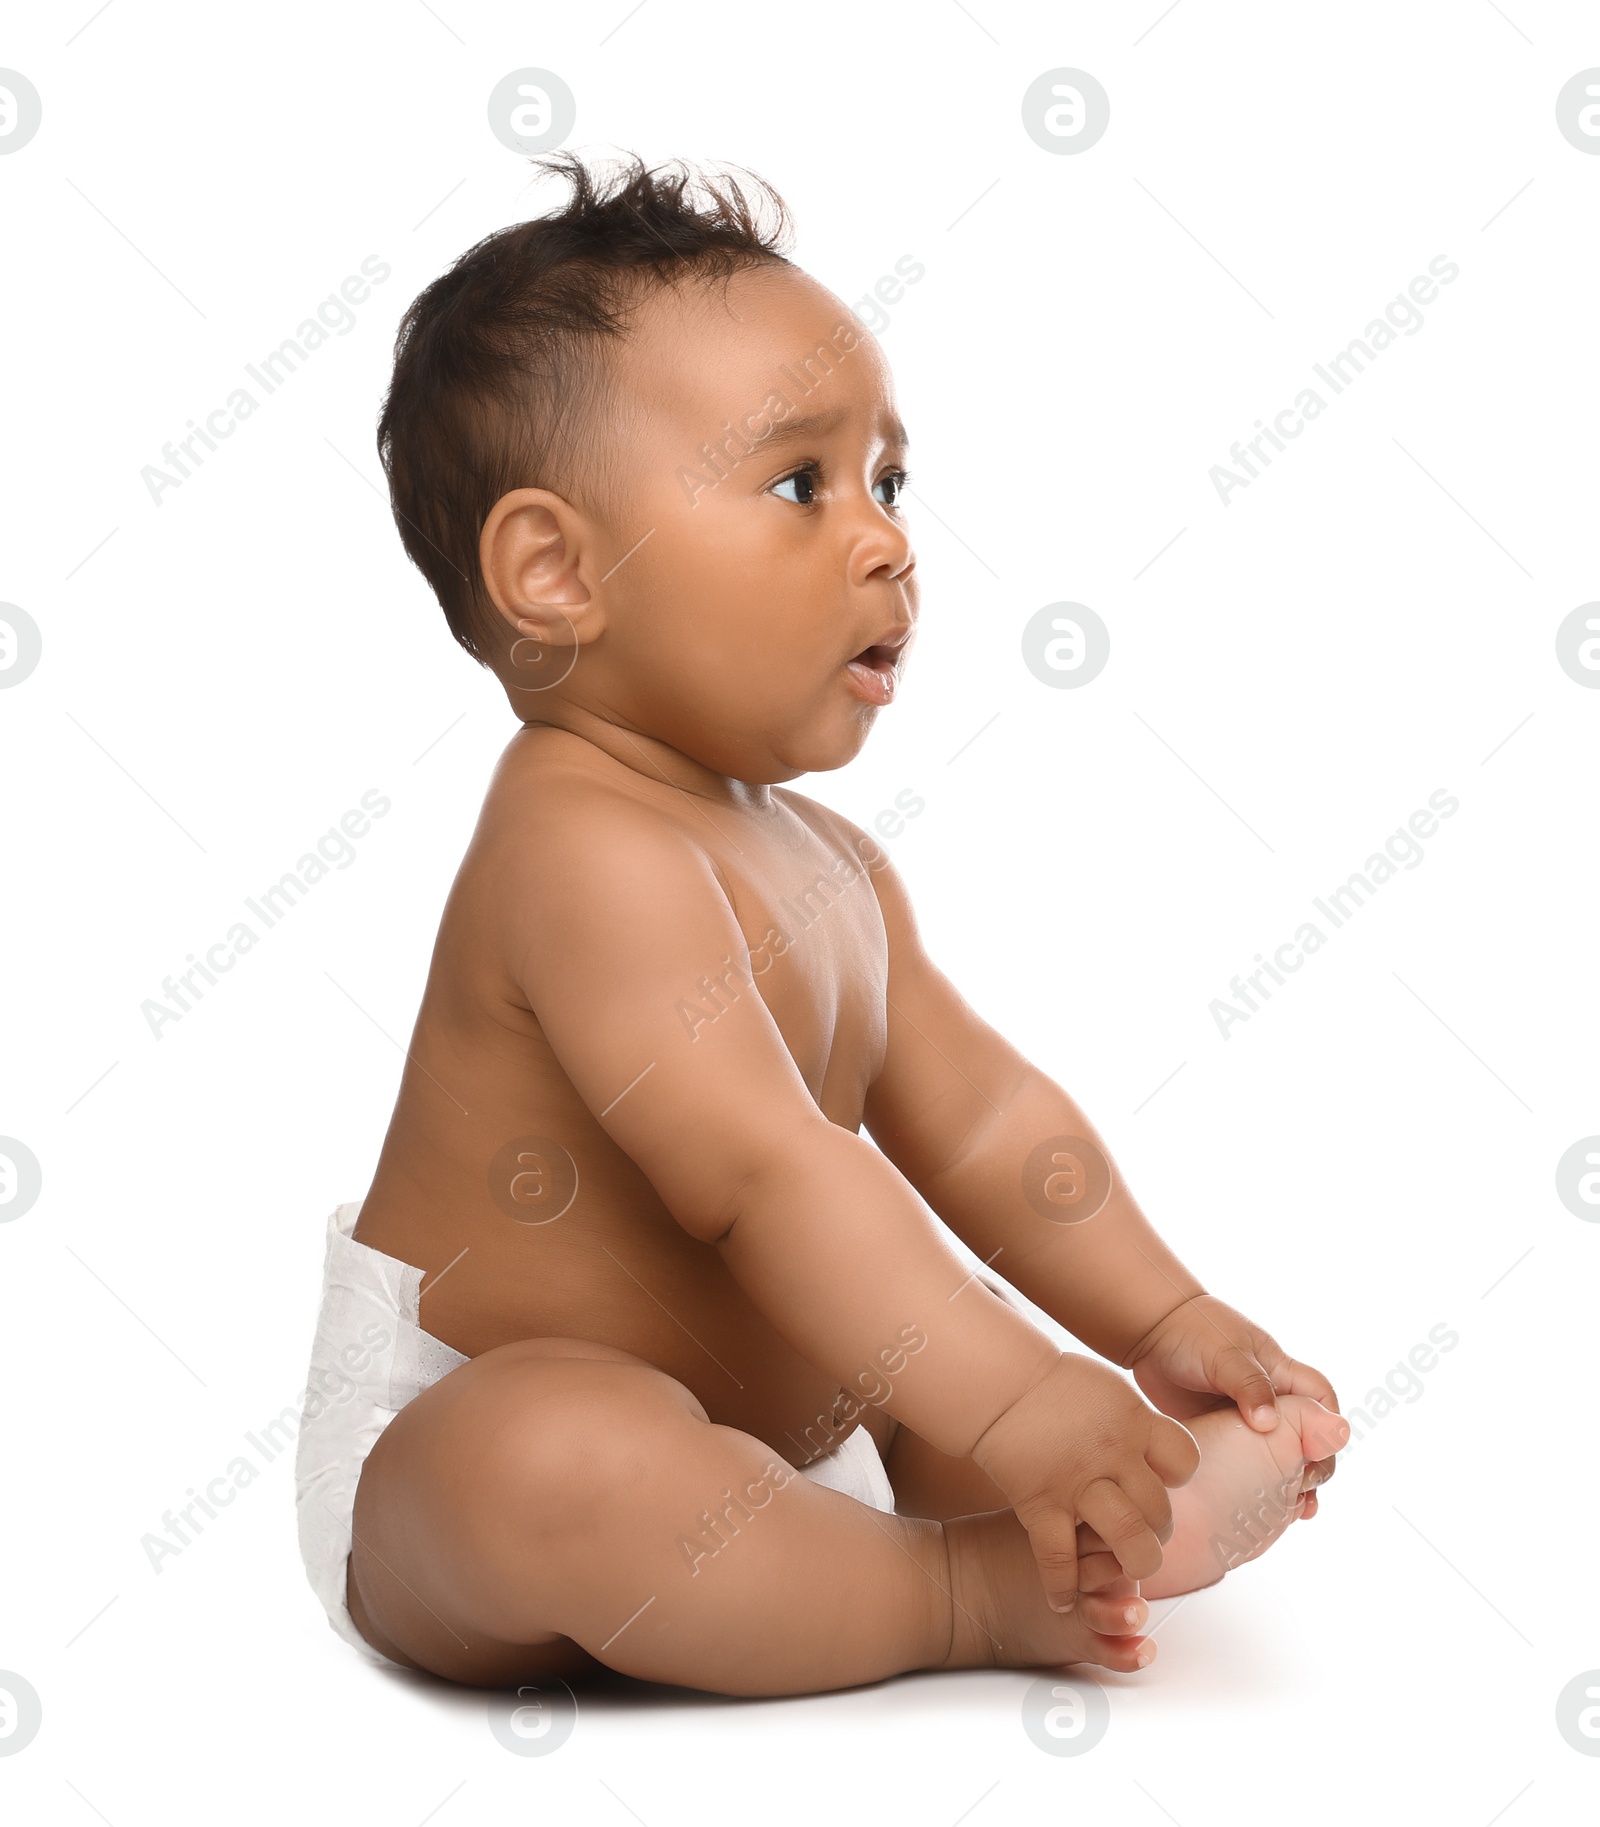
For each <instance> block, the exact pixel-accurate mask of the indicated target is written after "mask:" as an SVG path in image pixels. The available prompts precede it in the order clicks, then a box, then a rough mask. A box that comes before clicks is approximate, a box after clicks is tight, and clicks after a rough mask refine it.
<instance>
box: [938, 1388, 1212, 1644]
mask: <svg viewBox="0 0 1600 1827" xmlns="http://www.w3.org/2000/svg"><path fill="white" fill-rule="evenodd" d="M972 1458H973V1459H974V1460H975V1461H976V1462H977V1463H978V1464H979V1465H980V1466H982V1468H983V1469H984V1471H986V1472H987V1473H988V1474H989V1476H990V1477H991V1478H992V1479H993V1480H994V1481H995V1483H996V1484H997V1485H999V1487H1000V1489H1001V1490H1002V1491H1004V1492H1005V1494H1006V1496H1007V1497H1008V1498H1009V1499H1010V1500H1011V1507H1012V1508H1013V1509H1014V1510H1015V1511H1016V1514H1017V1520H1018V1521H1019V1522H1020V1523H1021V1524H1022V1526H1023V1527H1024V1528H1025V1529H1026V1530H1027V1531H1028V1539H1029V1541H1030V1543H1031V1544H1032V1547H1033V1553H1034V1559H1035V1560H1036V1561H1037V1562H1038V1564H1039V1574H1040V1577H1041V1578H1042V1579H1043V1581H1044V1589H1045V1596H1046V1598H1048V1600H1049V1601H1050V1603H1051V1605H1053V1606H1054V1607H1055V1609H1056V1610H1057V1611H1070V1610H1071V1608H1072V1606H1073V1603H1074V1602H1075V1600H1076V1598H1077V1595H1078V1591H1079V1588H1080V1580H1079V1575H1078V1537H1077V1531H1078V1525H1079V1524H1080V1523H1081V1522H1086V1523H1088V1524H1089V1525H1090V1527H1091V1528H1093V1529H1094V1530H1095V1531H1096V1533H1097V1534H1098V1535H1099V1536H1100V1537H1101V1539H1102V1540H1103V1541H1104V1542H1105V1544H1106V1547H1107V1548H1108V1549H1109V1550H1110V1551H1111V1553H1112V1554H1114V1555H1115V1556H1116V1558H1117V1561H1118V1563H1119V1564H1120V1566H1121V1568H1122V1571H1123V1573H1124V1574H1125V1575H1126V1577H1127V1578H1129V1579H1132V1580H1141V1579H1148V1578H1149V1577H1150V1576H1151V1575H1152V1574H1154V1573H1155V1572H1156V1571H1157V1569H1158V1568H1159V1567H1160V1565H1161V1543H1162V1542H1164V1541H1165V1540H1166V1539H1167V1538H1168V1537H1169V1536H1170V1535H1171V1533H1172V1505H1171V1504H1170V1502H1169V1501H1168V1499H1167V1493H1166V1491H1165V1489H1164V1488H1163V1487H1164V1486H1166V1485H1178V1484H1185V1483H1187V1482H1188V1480H1189V1479H1190V1478H1192V1477H1193V1476H1194V1473H1195V1469H1196V1467H1197V1466H1198V1465H1199V1463H1200V1449H1199V1448H1198V1447H1197V1446H1196V1445H1195V1443H1194V1438H1193V1436H1192V1435H1191V1434H1190V1433H1189V1431H1188V1429H1187V1428H1184V1427H1180V1426H1179V1425H1178V1423H1177V1422H1176V1421H1172V1420H1169V1419H1168V1418H1167V1417H1166V1416H1165V1415H1158V1414H1157V1413H1156V1412H1155V1411H1154V1410H1153V1409H1151V1408H1149V1407H1148V1406H1147V1405H1146V1404H1145V1403H1144V1402H1142V1401H1141V1400H1140V1399H1139V1397H1138V1396H1137V1395H1136V1394H1135V1393H1134V1392H1133V1390H1131V1389H1130V1388H1129V1387H1128V1385H1127V1383H1126V1382H1125V1381H1124V1380H1123V1378H1121V1377H1119V1376H1118V1375H1117V1373H1116V1372H1115V1371H1114V1370H1111V1369H1109V1368H1108V1367H1107V1366H1106V1365H1104V1364H1101V1363H1098V1362H1096V1361H1095V1360H1094V1359H1092V1358H1087V1357H1083V1356H1080V1355H1079V1354H1078V1353H1076V1352H1063V1353H1062V1354H1061V1355H1060V1357H1059V1358H1057V1360H1056V1362H1055V1363H1054V1364H1053V1365H1052V1366H1051V1368H1050V1369H1049V1370H1048V1371H1047V1372H1046V1373H1045V1375H1044V1376H1043V1377H1041V1378H1040V1380H1039V1381H1038V1382H1037V1383H1035V1384H1034V1385H1033V1386H1032V1387H1031V1388H1030V1389H1028V1390H1027V1391H1026V1392H1025V1393H1024V1394H1023V1395H1022V1396H1020V1397H1019V1398H1018V1399H1017V1400H1016V1401H1015V1402H1013V1403H1012V1405H1011V1407H1010V1408H1008V1409H1007V1410H1006V1412H1005V1413H1004V1414H1003V1415H1001V1416H1000V1418H999V1419H998V1420H997V1421H995V1422H994V1423H992V1424H991V1426H989V1427H988V1428H987V1429H986V1430H985V1431H984V1434H983V1436H982V1438H981V1439H980V1440H979V1441H978V1443H977V1445H976V1446H975V1447H974V1448H973V1449H972Z"/></svg>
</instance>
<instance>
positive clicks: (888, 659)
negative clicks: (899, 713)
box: [845, 642, 900, 704]
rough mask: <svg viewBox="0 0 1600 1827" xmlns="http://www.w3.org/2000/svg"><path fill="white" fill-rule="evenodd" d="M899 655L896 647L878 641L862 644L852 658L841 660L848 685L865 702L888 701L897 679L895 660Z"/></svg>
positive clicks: (883, 702) (892, 693)
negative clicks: (850, 684)
mask: <svg viewBox="0 0 1600 1827" xmlns="http://www.w3.org/2000/svg"><path fill="white" fill-rule="evenodd" d="M899 658H900V647H899V646H898V645H896V646H890V645H888V644H886V643H882V642H879V643H877V644H876V645H874V646H871V647H863V648H862V649H861V651H860V653H858V654H857V655H856V656H855V658H854V659H853V660H847V661H846V662H845V670H846V671H847V672H848V673H849V674H850V679H851V683H852V686H853V687H854V689H855V691H856V693H857V694H858V695H859V696H860V697H863V698H865V699H866V701H867V702H868V703H869V704H888V703H890V702H891V701H892V699H893V698H894V694H895V687H896V686H897V685H898V684H899V683H900V675H899V672H898V671H897V670H896V664H897V662H898V660H899Z"/></svg>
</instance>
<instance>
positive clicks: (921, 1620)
mask: <svg viewBox="0 0 1600 1827" xmlns="http://www.w3.org/2000/svg"><path fill="white" fill-rule="evenodd" d="M974 1520H976V1521H977V1522H978V1523H987V1522H988V1521H989V1519H987V1518H977V1519H974ZM958 1527H959V1528H960V1532H961V1538H960V1540H958V1541H956V1542H954V1543H952V1544H950V1545H949V1547H948V1548H947V1542H946V1536H945V1529H944V1526H943V1525H942V1524H940V1523H938V1522H933V1521H928V1520H925V1519H921V1518H915V1517H902V1516H892V1515H886V1514H883V1513H882V1512H879V1511H876V1510H873V1509H871V1508H869V1507H868V1506H867V1505H864V1504H860V1503H857V1502H856V1501H855V1500H854V1499H853V1498H849V1497H845V1496H842V1495H841V1494H840V1493H838V1492H836V1491H830V1490H826V1489H824V1488H822V1487H821V1486H818V1485H814V1484H811V1483H809V1482H808V1481H807V1480H806V1479H803V1478H801V1477H800V1476H799V1475H798V1474H797V1473H795V1472H793V1471H792V1470H790V1468H789V1467H788V1466H787V1465H786V1463H785V1462H784V1461H783V1460H782V1459H781V1458H780V1457H779V1455H777V1454H775V1453H774V1452H772V1451H771V1449H770V1448H768V1447H767V1446H766V1445H764V1444H763V1443H762V1442H761V1441H759V1440H756V1439H754V1438H753V1437H752V1436H750V1435H748V1434H745V1433H742V1432H740V1431H739V1430H738V1429H736V1428H731V1427H723V1426H718V1425H715V1424H713V1423H712V1422H710V1421H709V1420H708V1419H707V1417H706V1412H705V1410H704V1408H703V1407H702V1406H701V1405H700V1403H699V1402H698V1401H697V1400H696V1399H695V1397H694V1396H693V1395H692V1394H691V1393H690V1392H689V1391H688V1390H687V1389H686V1388H684V1386H683V1385H682V1384H681V1383H679V1382H678V1381H677V1380H676V1379H674V1378H672V1377H670V1376H668V1375H666V1374H665V1373H664V1372H662V1371H660V1370H657V1369H656V1368H655V1367H654V1366H653V1365H650V1364H648V1363H646V1362H645V1360H644V1359H642V1358H638V1357H635V1356H633V1355H632V1354H631V1353H628V1352H623V1351H618V1350H615V1349H614V1348H610V1347H607V1346H603V1345H593V1344H588V1343H586V1342H584V1341H580V1340H573V1339H539V1340H529V1341H524V1342H523V1343H521V1344H516V1345H505V1346H501V1347H499V1348H498V1349H496V1350H494V1351H488V1352H485V1353H483V1354H482V1355H481V1356H479V1357H477V1358H474V1359H473V1360H472V1361H471V1362H470V1363H468V1364H464V1365H462V1366H461V1367H460V1368H459V1369H457V1370H454V1371H452V1372H451V1373H450V1375H449V1376H447V1377H445V1378H444V1379H443V1380H442V1381H440V1382H439V1383H437V1384H435V1385H434V1386H433V1387H431V1388H430V1389H428V1390H425V1391H424V1392H423V1394H422V1395H420V1396H418V1397H417V1398H416V1399H415V1400H414V1401H413V1402H411V1403H408V1404H407V1406H406V1407H405V1408H403V1409H402V1410H401V1411H400V1413H399V1414H398V1415H397V1416H396V1417H395V1418H394V1420H393V1421H392V1422H390V1424H389V1426H388V1427H387V1428H386V1429H385V1431H384V1433H383V1434H382V1436H381V1437H380V1438H379V1440H378V1443H377V1445H376V1446H375V1447H374V1448H373V1451H372V1453H371V1454H370V1455H369V1457H368V1459H367V1462H366V1465H365V1466H364V1468H363V1470H362V1475H361V1480H360V1484H359V1486H358V1489H357V1494H356V1505H355V1532H356V1546H355V1549H354V1551H353V1553H352V1554H351V1557H350V1562H351V1564H350V1583H349V1585H350V1595H351V1611H352V1615H353V1616H354V1617H355V1619H356V1623H357V1627H358V1628H359V1629H361V1630H362V1631H363V1632H364V1633H366V1634H367V1635H368V1636H369V1639H370V1640H371V1641H372V1642H373V1643H374V1644H375V1646H376V1647H377V1648H378V1649H380V1650H383V1651H384V1652H385V1653H388V1654H395V1653H397V1652H398V1656H399V1657H400V1658H403V1659H404V1660H406V1661H407V1662H410V1663H414V1664H415V1665H417V1666H419V1667H421V1668H424V1669H427V1670H430V1671H431V1672H433V1673H435V1674H438V1675H442V1676H444V1677H446V1678H447V1679H450V1680H454V1681H460V1682H465V1683H467V1684H469V1685H474V1686H501V1685H506V1686H510V1685H515V1684H516V1683H517V1682H518V1681H519V1680H528V1679H536V1678H539V1677H541V1676H549V1675H561V1676H569V1677H570V1676H575V1675H577V1674H580V1673H582V1672H583V1671H585V1670H594V1669H596V1668H598V1667H600V1666H602V1665H603V1666H605V1667H608V1668H612V1669H616V1670H619V1671H621V1672H622V1673H624V1674H628V1675H635V1676H639V1677H641V1678H643V1679H645V1680H650V1681H661V1682H669V1683H674V1684H677V1685H681V1686H685V1687H694V1688H701V1689H708V1690H710V1691H712V1692H715V1693H723V1694H741V1695H756V1694H802V1693H815V1692H818V1691H822V1690H825V1689H829V1688H837V1687H850V1686H854V1685H856V1684H858V1683H861V1682H866V1681H876V1680H880V1679H882V1678H883V1677H885V1676H888V1675H894V1674H899V1673H902V1672H905V1671H908V1670H911V1669H921V1668H941V1667H952V1668H955V1667H978V1666H988V1665H991V1664H993V1663H995V1662H996V1661H1000V1660H1004V1659H1005V1658H1004V1657H1003V1656H1002V1655H1001V1654H999V1653H998V1652H997V1650H996V1647H995V1644H994V1641H993V1638H992V1637H991V1636H990V1635H989V1634H988V1632H987V1627H986V1623H985V1616H986V1613H985V1612H984V1611H983V1610H982V1609H977V1608H974V1606H964V1605H963V1603H962V1595H963V1593H967V1592H969V1591H970V1592H971V1593H972V1595H973V1597H974V1600H975V1602H976V1605H977V1606H979V1607H981V1605H982V1595H981V1594H980V1593H979V1592H978V1586H979V1585H980V1584H981V1582H978V1581H976V1580H975V1579H974V1577H973V1572H972V1566H971V1562H972V1558H973V1543H972V1541H971V1540H970V1539H969V1537H970V1531H968V1530H967V1529H966V1527H965V1525H964V1524H963V1525H959V1526H958ZM1101 1571H1102V1572H1103V1571H1104V1570H1103V1569H1102V1570H1101ZM1034 1578H1035V1581H1036V1582H1037V1575H1035V1576H1034ZM952 1590H953V1596H952ZM1040 1603H1041V1605H1042V1604H1043V1595H1042V1592H1041V1593H1040ZM1130 1612H1131V1613H1132V1617H1131V1619H1130V1617H1129V1613H1130ZM1078 1613H1080V1614H1081V1615H1078V1614H1074V1616H1073V1617H1072V1618H1071V1619H1070V1620H1065V1619H1064V1620H1053V1621H1054V1622H1055V1624H1056V1626H1057V1628H1056V1631H1055V1635H1054V1636H1053V1638H1052V1644H1051V1659H1052V1660H1053V1661H1056V1662H1071V1661H1092V1662H1097V1663H1100V1664H1102V1665H1103V1666H1106V1667H1110V1668H1118V1669H1129V1668H1132V1667H1134V1666H1136V1659H1137V1652H1138V1649H1139V1647H1140V1642H1141V1640H1140V1639H1139V1638H1137V1637H1131V1636H1127V1635H1124V1634H1118V1635H1114V1636H1113V1635H1101V1634H1097V1633H1098V1632H1099V1631H1112V1632H1117V1633H1124V1632H1126V1631H1128V1630H1130V1629H1137V1628H1138V1626H1139V1625H1140V1624H1142V1623H1143V1622H1144V1619H1145V1617H1146V1616H1147V1615H1148V1614H1147V1608H1146V1607H1145V1605H1144V1603H1143V1601H1142V1600H1140V1599H1138V1598H1137V1597H1135V1596H1133V1595H1132V1591H1131V1588H1126V1587H1125V1588H1124V1589H1123V1590H1121V1591H1119V1592H1118V1593H1117V1594H1116V1596H1115V1598H1111V1597H1107V1596H1105V1595H1104V1594H1094V1595H1090V1596H1088V1597H1086V1598H1084V1599H1083V1600H1081V1601H1080V1605H1079V1608H1078ZM1047 1616H1050V1617H1052V1619H1053V1614H1048V1613H1047Z"/></svg>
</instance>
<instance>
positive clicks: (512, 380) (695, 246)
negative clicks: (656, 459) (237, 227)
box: [378, 152, 790, 665]
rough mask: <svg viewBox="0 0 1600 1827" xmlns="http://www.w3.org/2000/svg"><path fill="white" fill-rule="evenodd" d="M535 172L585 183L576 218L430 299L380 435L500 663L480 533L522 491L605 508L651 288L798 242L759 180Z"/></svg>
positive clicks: (399, 352)
mask: <svg viewBox="0 0 1600 1827" xmlns="http://www.w3.org/2000/svg"><path fill="white" fill-rule="evenodd" d="M532 162H533V163H534V164H535V165H536V166H538V167H540V168H542V169H544V170H546V171H550V172H553V173H556V174H557V175H559V176H562V177H564V178H566V179H567V180H568V181H569V182H570V185H571V193H570V195H569V196H568V198H567V201H566V203H565V205H564V206H563V207H562V208H560V209H558V210H556V211H554V212H553V213H551V214H549V215H544V216H539V217H537V218H535V219H534V220H533V221H530V222H518V223H516V224H514V225H513V226H512V227H510V228H502V229H498V230H496V232H495V233H494V234H492V235H486V236H485V237H484V238H483V240H481V241H480V242H478V243H477V245H476V246H474V247H470V248H468V250H467V251H466V253H464V254H463V255H462V256H461V257H460V259H458V260H457V261H456V263H455V264H454V265H453V266H452V267H451V268H450V269H449V271H448V272H445V273H442V274H440V276H439V277H438V278H437V279H435V280H434V281H433V283H432V284H431V285H429V286H427V287H426V288H425V289H424V290H423V291H421V292H419V293H418V294H417V296H416V298H415V299H413V300H412V302H411V304H410V306H409V308H408V309H407V311H406V314H405V316H404V317H403V318H402V319H401V320H400V328H399V331H398V333H397V334H396V337H395V357H394V373H393V376H392V377H391V380H390V383H389V391H388V396H387V398H386V399H385V401H384V406H383V413H382V416H381V417H380V419H379V421H378V456H379V458H380V460H381V461H382V463H383V467H384V472H385V474H386V475H387V476H388V479H389V500H390V504H391V506H392V507H393V509H394V517H395V524H396V525H397V526H398V527H399V529H400V538H401V540H402V542H403V543H404V545H405V549H406V551H407V553H408V554H409V555H410V557H411V561H412V563H413V564H415V565H416V567H417V569H418V570H419V571H421V573H422V574H423V576H424V577H425V578H427V580H428V582H429V584H431V585H432V587H433V591H434V594H435V595H436V596H437V597H438V599H439V602H440V604H441V606H442V607H443V609H444V613H445V619H446V621H448V622H449V624H450V631H451V633H452V634H454V636H455V638H456V639H457V640H458V641H459V642H460V643H461V645H462V646H463V647H465V648H466V650H467V652H468V653H470V654H471V655H472V656H473V657H474V658H475V659H477V660H478V661H479V662H480V663H481V664H484V665H487V664H488V663H489V656H490V651H491V644H490V642H489V641H488V640H487V638H486V636H487V634H488V631H489V630H490V629H492V628H493V626H494V617H495V613H496V612H495V609H494V605H493V603H492V602H491V601H490V600H489V596H488V592H487V591H486V590H485V588H484V585H483V578H482V575H481V573H480V570H479V566H478V535H479V533H480V532H481V530H482V528H483V523H484V521H485V519H486V518H487V517H488V513H489V510H490V508H492V507H493V506H494V504H495V502H496V501H498V500H499V499H500V497H501V496H502V495H504V494H506V493H507V492H508V491H509V490H511V489H515V488H549V489H553V490H555V491H556V492H558V493H561V494H564V495H567V496H568V497H569V498H570V499H573V500H575V501H578V502H579V503H583V504H587V503H590V502H597V501H600V500H603V498H604V489H605V463H604V454H603V453H602V452H599V451H597V450H596V449H595V448H594V443H593V438H592V433H593V430H594V428H595V426H596V425H597V423H598V422H599V417H600V410H601V408H602V407H603V405H605V404H606V402H607V399H608V393H607V389H608V375H607V367H606V363H605V361H604V359H603V358H604V350H603V344H604V343H605V341H606V339H608V338H613V337H617V336H620V335H622V334H624V333H625V332H626V330H627V328H628V323H629V314H630V309H631V307H632V306H633V305H635V304H636V303H637V302H638V300H639V298H640V297H641V296H642V295H643V294H644V292H645V291H647V290H649V289H653V288H656V287H660V286H665V285H671V284H675V283H677V282H678V281H679V280H681V279H683V278H686V277H689V276H691V275H692V276H697V277H706V278H719V277H726V276H727V275H730V274H732V273H734V272H737V271H739V270H741V269H742V268H745V267H749V266H756V265H761V264H765V263H773V264H778V265H786V264H787V261H786V260H785V257H784V252H783V250H784V248H785V247H786V246H787V244H788V240H789V233H790V220H789V212H788V210H787V208H786V206H785V204H784V202H783V199H782V198H781V197H780V196H779V195H778V193H777V192H776V191H775V190H773V188H772V187H771V185H769V184H767V183H765V182H764V181H763V180H762V179H760V178H757V177H755V176H754V175H753V174H751V173H749V172H745V173H743V174H742V175H743V178H744V179H745V180H747V182H745V183H741V181H740V178H739V177H738V176H729V175H725V174H717V175H712V176H707V175H705V174H703V173H701V172H697V171H696V170H695V169H694V168H692V167H691V166H689V165H687V164H686V163H684V162H683V161H681V160H675V161H673V162H672V163H670V164H668V165H664V166H658V167H655V168H653V169H651V168H647V167H646V166H645V163H644V161H643V160H642V159H640V158H638V157H637V156H632V155H630V156H628V157H627V158H625V159H623V160H622V161H620V162H619V163H618V164H617V165H616V166H615V167H614V168H613V169H612V170H610V171H609V172H602V173H601V174H599V175H598V176H597V175H596V173H595V172H593V171H591V169H590V168H589V166H587V165H586V164H585V163H584V161H583V160H582V159H581V158H579V157H578V156H577V155H576V154H575V153H570V152H567V153H553V154H550V155H548V156H546V157H544V158H540V159H535V160H534V161H532ZM769 217H770V220H769V219H768V218H769Z"/></svg>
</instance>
